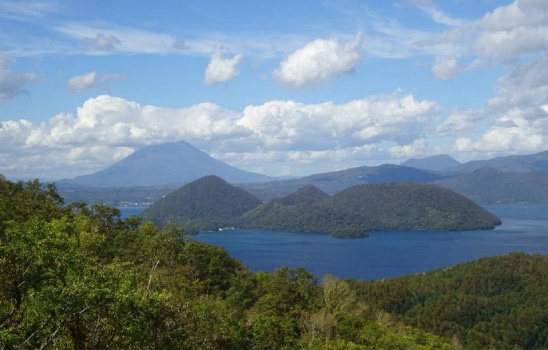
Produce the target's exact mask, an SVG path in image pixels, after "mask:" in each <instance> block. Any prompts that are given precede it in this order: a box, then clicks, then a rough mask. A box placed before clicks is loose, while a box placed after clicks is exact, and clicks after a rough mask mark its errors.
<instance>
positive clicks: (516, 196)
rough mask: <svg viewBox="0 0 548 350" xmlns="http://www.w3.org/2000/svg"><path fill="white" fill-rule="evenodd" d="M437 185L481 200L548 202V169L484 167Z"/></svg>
mask: <svg viewBox="0 0 548 350" xmlns="http://www.w3.org/2000/svg"><path fill="white" fill-rule="evenodd" d="M434 184H436V185H439V186H442V187H445V188H449V189H451V190H453V191H455V192H458V193H460V194H462V195H464V196H466V197H468V198H470V199H472V200H474V201H476V202H481V203H548V171H541V170H537V171H531V172H528V173H510V172H505V171H501V170H497V169H493V168H480V169H478V170H476V171H474V172H473V173H471V174H465V175H461V176H458V177H454V178H451V179H446V180H439V181H435V182H434Z"/></svg>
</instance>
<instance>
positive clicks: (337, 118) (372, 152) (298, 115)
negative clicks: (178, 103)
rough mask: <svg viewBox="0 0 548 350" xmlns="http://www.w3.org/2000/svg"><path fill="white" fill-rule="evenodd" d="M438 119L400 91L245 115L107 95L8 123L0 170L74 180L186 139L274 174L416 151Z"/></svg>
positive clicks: (277, 104) (428, 104) (0, 136)
mask: <svg viewBox="0 0 548 350" xmlns="http://www.w3.org/2000/svg"><path fill="white" fill-rule="evenodd" d="M438 113H439V106H438V105H437V104H436V103H435V102H432V101H427V100H422V101H421V100H417V99H416V98H415V97H414V96H413V95H410V94H407V95H402V94H400V93H394V94H389V95H374V96H368V97H366V98H364V99H361V100H355V101H350V102H348V103H344V104H335V103H332V102H326V103H321V104H303V103H298V102H294V101H270V102H267V103H265V104H262V105H253V106H248V107H246V108H244V110H243V111H242V112H237V111H232V110H228V109H224V108H221V107H219V106H218V105H216V104H213V103H201V104H197V105H193V106H190V107H186V108H178V109H174V108H162V107H157V106H151V105H147V106H143V105H140V104H138V103H136V102H133V101H128V100H125V99H122V98H118V97H112V96H108V95H102V96H98V97H96V98H91V99H89V100H87V101H86V102H85V103H84V104H83V105H82V106H81V107H79V108H78V109H77V112H76V115H72V114H66V113H62V114H58V115H56V116H54V117H52V118H51V119H50V120H48V121H47V122H44V123H42V124H40V125H34V124H32V123H31V122H29V121H26V120H11V121H7V122H2V123H1V124H0V126H1V127H0V144H2V145H4V146H5V147H4V151H3V152H1V153H0V173H4V174H6V175H7V176H22V174H24V172H25V169H27V170H28V169H34V170H35V171H34V170H33V173H35V174H36V175H35V176H39V177H41V178H51V177H52V176H56V177H57V178H59V177H66V176H76V175H80V174H83V173H86V172H88V173H89V172H92V171H97V170H99V169H102V168H104V167H106V166H108V165H110V164H112V163H113V162H115V161H117V160H119V159H120V157H123V156H127V155H128V154H130V153H131V152H133V151H134V150H135V149H136V148H140V147H143V146H146V145H151V144H158V143H163V142H169V141H179V140H186V141H188V142H190V143H192V144H194V145H196V146H198V147H199V148H202V149H203V150H204V151H206V152H208V153H212V154H214V155H216V156H217V157H218V158H220V159H221V160H224V161H228V162H231V163H232V164H234V165H236V166H241V167H243V168H247V169H251V170H255V171H257V170H261V169H262V170H263V171H267V172H269V173H270V174H274V175H278V174H280V173H281V172H283V171H284V170H283V169H281V168H280V167H279V166H278V165H277V164H278V163H279V162H280V161H281V160H283V162H285V163H286V166H289V167H291V166H294V167H298V166H304V165H306V164H309V163H311V162H312V161H313V162H314V163H315V166H322V165H325V164H326V163H325V162H328V163H330V164H331V163H332V162H336V161H337V159H338V160H345V161H364V160H365V159H371V158H374V157H381V156H382V157H384V156H387V155H388V156H389V153H387V151H386V150H384V149H383V147H382V144H383V143H385V142H388V143H390V144H399V145H405V144H409V143H411V144H412V143H413V142H414V141H415V140H416V139H419V138H421V137H423V133H424V129H425V128H426V127H427V126H428V125H430V124H431V123H432V122H433V121H435V120H436V119H437V116H438ZM211 141H213V142H211ZM366 156H367V158H366ZM322 162H324V163H323V164H322ZM316 163H317V164H316ZM345 164H347V163H345ZM340 166H341V164H339V167H340ZM16 170H17V171H19V173H18V172H17V171H16ZM293 170H295V169H293ZM303 170H306V168H303Z"/></svg>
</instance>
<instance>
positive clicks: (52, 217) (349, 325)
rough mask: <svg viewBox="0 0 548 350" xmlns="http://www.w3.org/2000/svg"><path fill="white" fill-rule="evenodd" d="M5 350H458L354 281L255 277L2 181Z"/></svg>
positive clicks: (1, 337)
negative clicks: (368, 301) (371, 301)
mask: <svg viewBox="0 0 548 350" xmlns="http://www.w3.org/2000/svg"><path fill="white" fill-rule="evenodd" d="M0 220H1V221H0V272H1V273H0V349H238V350H240V349H244V350H245V349H252V350H260V349H310V350H314V349H318V350H319V349H325V350H327V349H419V350H420V349H450V348H451V347H450V345H449V344H448V343H446V342H444V341H443V340H441V338H439V337H437V336H434V335H431V334H429V333H427V332H424V331H421V330H418V329H415V328H410V327H404V326H398V327H394V326H393V325H391V324H390V322H385V320H386V318H384V317H374V318H371V317H368V315H369V313H368V309H367V306H366V305H365V304H364V303H363V302H361V301H359V300H358V298H357V295H356V292H355V291H354V290H353V289H352V288H350V286H349V283H348V282H346V281H341V280H338V279H336V278H334V277H331V276H326V277H324V279H323V281H322V282H321V283H320V284H318V283H317V282H318V281H317V279H316V277H315V276H313V275H311V274H310V273H308V272H307V271H305V270H304V269H288V268H281V269H279V270H277V271H275V272H274V273H264V272H260V273H257V274H252V273H250V272H249V270H247V269H246V268H245V267H243V266H242V265H241V264H240V262H239V261H237V260H234V259H232V258H230V257H229V256H228V254H227V253H226V252H225V251H224V249H222V248H219V247H215V246H212V245H208V244H204V243H198V242H194V241H192V240H190V239H189V238H188V237H187V236H186V234H185V232H184V231H183V230H182V229H180V228H178V227H176V226H172V225H165V226H164V227H163V228H162V229H158V228H157V227H156V226H155V225H154V224H153V223H151V222H145V223H143V224H141V223H140V220H139V218H137V217H131V218H128V219H125V220H121V218H120V212H119V210H118V209H116V208H111V207H107V206H105V205H102V204H96V205H92V206H87V205H85V204H82V203H74V204H71V205H68V206H64V205H63V202H62V199H61V198H60V197H59V196H58V195H57V192H56V190H55V188H54V187H53V186H48V187H47V188H46V189H43V188H42V187H41V186H40V184H39V183H38V182H37V181H33V182H27V183H23V182H18V183H12V182H9V181H5V180H4V179H3V178H1V177H0Z"/></svg>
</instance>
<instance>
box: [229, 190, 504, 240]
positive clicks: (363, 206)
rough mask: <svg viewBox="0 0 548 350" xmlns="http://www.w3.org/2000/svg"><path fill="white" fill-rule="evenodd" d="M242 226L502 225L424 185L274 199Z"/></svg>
mask: <svg viewBox="0 0 548 350" xmlns="http://www.w3.org/2000/svg"><path fill="white" fill-rule="evenodd" d="M234 224H235V225H237V226H238V227H243V228H250V229H251V228H253V229H267V230H291V231H313V232H329V233H331V234H333V235H334V236H360V235H362V236H363V234H364V233H366V232H370V231H387V230H477V229H492V228H494V227H495V226H496V225H499V224H500V220H499V219H498V218H497V217H496V216H494V215H493V214H491V213H489V212H488V211H486V210H485V209H483V208H482V207H480V206H479V205H477V204H476V203H474V202H472V201H471V200H469V199H467V198H465V197H463V196H461V195H459V194H456V193H454V192H452V191H450V190H447V189H445V188H441V187H438V186H433V185H426V184H420V183H384V184H373V185H358V186H353V187H351V188H349V189H347V190H344V191H342V192H340V193H337V194H336V195H334V196H331V197H328V198H325V199H322V200H319V201H315V202H313V203H306V204H301V203H296V204H286V201H284V199H274V200H271V201H269V202H266V203H264V204H261V205H260V206H258V207H256V208H255V209H252V210H251V211H249V212H246V213H245V214H244V215H243V216H242V217H241V218H238V219H236V220H234Z"/></svg>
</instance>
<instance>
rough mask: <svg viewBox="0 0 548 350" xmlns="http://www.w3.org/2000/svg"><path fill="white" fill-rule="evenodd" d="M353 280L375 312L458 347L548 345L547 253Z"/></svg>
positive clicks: (505, 349)
mask: <svg viewBox="0 0 548 350" xmlns="http://www.w3.org/2000/svg"><path fill="white" fill-rule="evenodd" d="M351 284H352V285H353V287H354V290H356V292H357V294H358V296H359V299H360V300H361V301H363V302H365V303H366V304H367V305H369V306H370V308H371V309H370V312H371V314H379V313H383V312H388V313H390V315H391V316H392V317H393V318H392V322H397V321H403V322H404V323H405V324H408V325H411V326H416V327H419V328H421V329H423V330H425V331H428V332H432V333H434V334H437V335H440V336H443V337H444V338H445V339H446V340H447V341H451V343H452V344H454V345H455V344H460V346H459V347H456V348H457V349H478V350H479V349H497V350H511V349H539V350H540V349H547V348H548V322H546V320H548V309H547V308H546V305H547V304H548V295H547V294H546V290H547V289H548V257H547V256H540V255H525V254H523V253H513V254H510V255H507V256H501V257H491V258H483V259H480V260H476V261H472V262H469V263H464V264H460V265H457V266H454V267H451V268H447V269H441V270H436V271H431V272H428V273H425V274H417V275H413V276H405V277H400V278H392V279H386V280H382V281H378V282H374V281H351ZM394 318H395V319H394Z"/></svg>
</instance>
